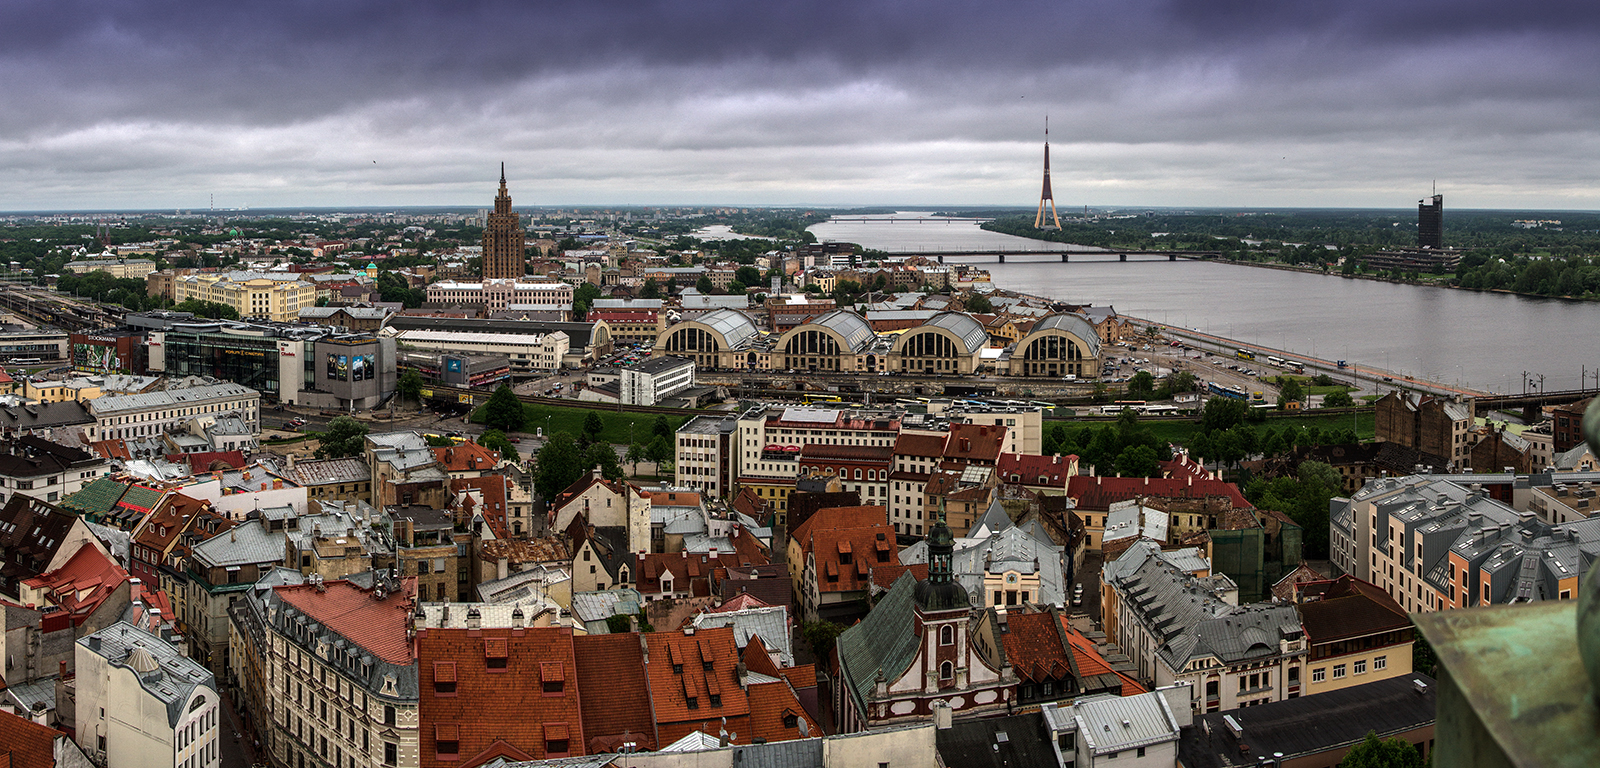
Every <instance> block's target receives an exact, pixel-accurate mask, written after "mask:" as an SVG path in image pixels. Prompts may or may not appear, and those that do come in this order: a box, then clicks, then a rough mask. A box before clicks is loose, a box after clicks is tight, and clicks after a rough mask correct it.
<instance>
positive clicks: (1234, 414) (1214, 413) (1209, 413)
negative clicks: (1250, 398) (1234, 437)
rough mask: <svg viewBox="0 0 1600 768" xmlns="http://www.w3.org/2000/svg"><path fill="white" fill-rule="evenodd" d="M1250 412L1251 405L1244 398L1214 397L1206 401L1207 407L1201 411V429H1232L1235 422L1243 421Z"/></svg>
mask: <svg viewBox="0 0 1600 768" xmlns="http://www.w3.org/2000/svg"><path fill="white" fill-rule="evenodd" d="M1249 412H1250V406H1249V405H1248V404H1246V403H1245V401H1243V400H1235V399H1234V398H1231V397H1221V396H1218V397H1213V398H1211V399H1210V400H1207V401H1206V405H1205V408H1203V409H1201V411H1200V431H1202V432H1215V431H1217V430H1224V429H1232V428H1233V426H1234V425H1235V424H1240V423H1243V422H1244V420H1245V416H1246V415H1248V414H1249Z"/></svg>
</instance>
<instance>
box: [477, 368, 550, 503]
mask: <svg viewBox="0 0 1600 768" xmlns="http://www.w3.org/2000/svg"><path fill="white" fill-rule="evenodd" d="M527 418H528V414H527V412H526V411H524V410H523V408H522V401H521V400H518V399H517V393H515V392H513V391H511V387H510V386H508V385H506V384H501V385H500V386H499V388H497V389H496V390H495V391H494V394H492V395H490V396H489V402H488V404H487V405H485V406H483V423H485V424H487V425H489V426H490V427H491V428H493V429H498V430H500V431H502V432H515V431H517V430H519V429H522V425H523V423H524V422H526V421H527ZM562 487H565V486H562Z"/></svg>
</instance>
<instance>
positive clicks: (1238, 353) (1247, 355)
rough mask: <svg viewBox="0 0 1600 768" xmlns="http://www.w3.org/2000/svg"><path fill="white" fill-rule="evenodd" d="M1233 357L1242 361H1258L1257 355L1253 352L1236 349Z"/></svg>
mask: <svg viewBox="0 0 1600 768" xmlns="http://www.w3.org/2000/svg"><path fill="white" fill-rule="evenodd" d="M1233 355H1234V357H1237V358H1239V359H1240V360H1254V359H1256V353H1254V352H1251V351H1250V350H1248V349H1235V350H1234V351H1233Z"/></svg>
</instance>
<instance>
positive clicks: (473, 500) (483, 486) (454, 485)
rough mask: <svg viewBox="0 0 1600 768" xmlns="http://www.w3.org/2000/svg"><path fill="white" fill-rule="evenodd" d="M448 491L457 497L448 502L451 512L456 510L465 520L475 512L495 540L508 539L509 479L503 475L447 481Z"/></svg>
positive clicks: (509, 527) (509, 531)
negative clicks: (491, 532)
mask: <svg viewBox="0 0 1600 768" xmlns="http://www.w3.org/2000/svg"><path fill="white" fill-rule="evenodd" d="M450 492H451V493H453V494H455V495H456V498H454V499H452V500H451V508H452V510H456V511H459V512H460V513H461V514H462V516H464V517H465V518H466V519H468V520H470V519H472V513H474V512H477V513H479V514H482V515H483V520H484V522H485V523H487V524H488V525H489V528H490V529H491V530H493V531H494V535H495V538H499V539H508V538H511V525H510V523H509V522H507V515H506V512H507V506H506V505H507V504H508V503H509V502H508V500H507V496H508V495H509V494H510V492H511V479H510V478H508V477H506V476H505V475H485V476H483V477H464V478H456V479H453V480H451V481H450ZM480 499H481V501H480ZM458 507H459V509H457V508H458Z"/></svg>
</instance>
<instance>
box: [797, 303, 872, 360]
mask: <svg viewBox="0 0 1600 768" xmlns="http://www.w3.org/2000/svg"><path fill="white" fill-rule="evenodd" d="M808 325H820V326H822V327H824V328H827V329H829V330H832V331H833V332H834V333H837V334H839V335H840V336H841V337H843V338H844V340H845V342H846V343H847V344H849V346H850V349H851V351H853V352H860V351H861V350H863V349H866V348H867V347H868V346H870V345H871V344H872V342H873V341H874V340H876V339H877V338H878V335H877V334H876V333H873V332H872V326H870V325H867V321H866V320H863V319H861V316H860V315H858V314H856V313H854V312H851V311H850V310H847V309H836V310H834V311H832V312H829V313H828V314H826V315H822V316H821V317H818V318H817V319H815V320H812V321H811V322H810V323H808ZM801 327H804V326H801Z"/></svg>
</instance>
